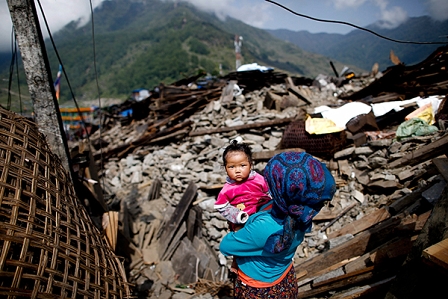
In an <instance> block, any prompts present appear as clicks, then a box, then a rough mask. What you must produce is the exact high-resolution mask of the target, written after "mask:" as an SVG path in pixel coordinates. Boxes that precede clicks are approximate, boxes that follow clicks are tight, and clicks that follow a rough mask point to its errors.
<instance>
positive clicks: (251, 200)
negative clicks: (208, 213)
mask: <svg viewBox="0 0 448 299" xmlns="http://www.w3.org/2000/svg"><path fill="white" fill-rule="evenodd" d="M270 200H271V197H270V195H269V189H268V185H267V184H266V181H265V180H264V177H263V176H262V175H260V174H258V173H257V172H255V171H253V170H252V171H251V173H250V175H249V177H248V178H247V180H245V181H244V182H241V183H237V182H235V181H231V180H230V179H229V178H227V182H226V184H225V185H224V187H223V188H222V190H221V191H220V192H219V194H218V197H217V199H216V202H215V209H216V210H218V211H219V212H220V213H221V215H223V216H224V218H226V219H227V220H228V221H230V222H232V223H235V224H243V223H245V222H246V221H247V219H248V218H249V215H252V214H254V213H255V212H257V211H258V209H259V207H261V206H262V205H264V204H266V203H267V202H269V201H270Z"/></svg>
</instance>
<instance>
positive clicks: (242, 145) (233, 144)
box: [222, 140, 253, 166]
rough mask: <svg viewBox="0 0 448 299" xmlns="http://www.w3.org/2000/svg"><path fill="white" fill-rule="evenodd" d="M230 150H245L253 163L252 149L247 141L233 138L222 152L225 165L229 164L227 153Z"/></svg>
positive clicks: (248, 158)
mask: <svg viewBox="0 0 448 299" xmlns="http://www.w3.org/2000/svg"><path fill="white" fill-rule="evenodd" d="M230 152H243V153H245V154H246V156H247V160H249V163H250V165H252V164H253V160H252V150H251V148H250V146H249V145H248V144H246V143H238V142H237V141H236V140H232V141H231V142H230V145H228V146H227V147H226V149H225V150H224V153H223V154H222V161H223V163H224V166H226V165H227V154H228V153H230Z"/></svg>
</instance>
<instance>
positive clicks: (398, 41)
mask: <svg viewBox="0 0 448 299" xmlns="http://www.w3.org/2000/svg"><path fill="white" fill-rule="evenodd" d="M265 1H266V2H270V3H272V4H274V5H277V6H279V7H281V8H283V9H284V10H287V11H289V12H290V13H292V14H294V15H296V16H299V17H303V18H307V19H310V20H313V21H318V22H325V23H335V24H342V25H347V26H351V27H354V28H356V29H359V30H363V31H367V32H369V33H371V34H373V35H376V36H378V37H380V38H383V39H386V40H388V41H391V42H395V43H401V44H414V45H445V44H447V43H448V42H414V41H402V40H397V39H393V38H390V37H387V36H384V35H381V34H379V33H376V32H375V31H373V30H370V29H367V28H363V27H360V26H357V25H354V24H352V23H349V22H344V21H334V20H325V19H318V18H314V17H310V16H307V15H304V14H301V13H298V12H296V11H294V10H292V9H290V8H288V7H286V6H284V5H282V4H280V3H277V2H275V1H271V0H265Z"/></svg>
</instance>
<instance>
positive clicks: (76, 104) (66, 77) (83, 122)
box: [37, 0, 89, 139]
mask: <svg viewBox="0 0 448 299" xmlns="http://www.w3.org/2000/svg"><path fill="white" fill-rule="evenodd" d="M37 3H38V4H39V8H40V11H41V13H42V17H43V19H44V23H45V27H46V28H47V32H48V36H49V37H50V41H51V44H52V45H53V49H54V52H55V54H56V57H57V58H58V61H59V64H60V65H61V67H62V72H63V73H64V76H65V79H66V80H67V85H68V88H69V90H70V94H71V95H72V99H73V101H74V103H75V106H76V109H77V110H78V114H79V117H80V119H81V124H82V127H83V128H84V130H85V132H86V135H87V139H89V132H88V131H87V127H86V123H85V121H84V116H83V115H82V113H81V110H80V109H79V105H78V102H77V101H76V98H75V94H74V92H73V89H72V86H71V84H70V80H69V79H68V76H67V73H66V72H65V67H64V64H63V63H62V59H61V57H60V56H59V52H58V50H57V47H56V44H55V42H54V39H53V36H52V34H51V31H50V27H49V26H48V22H47V17H46V16H45V13H44V10H43V8H42V5H41V3H40V0H37Z"/></svg>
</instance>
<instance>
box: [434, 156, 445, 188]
mask: <svg viewBox="0 0 448 299" xmlns="http://www.w3.org/2000/svg"><path fill="white" fill-rule="evenodd" d="M432 163H433V164H434V165H435V166H436V167H437V170H438V171H439V172H440V174H441V175H442V176H443V179H444V180H445V182H447V183H448V158H435V159H432Z"/></svg>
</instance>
